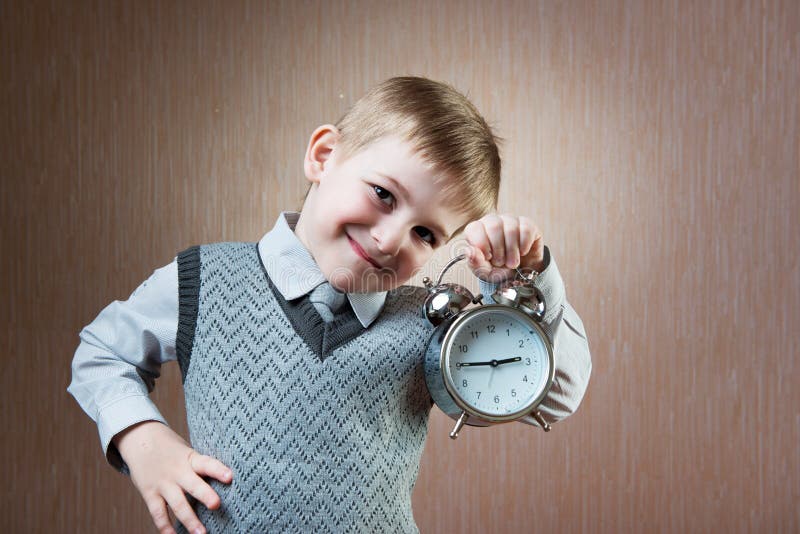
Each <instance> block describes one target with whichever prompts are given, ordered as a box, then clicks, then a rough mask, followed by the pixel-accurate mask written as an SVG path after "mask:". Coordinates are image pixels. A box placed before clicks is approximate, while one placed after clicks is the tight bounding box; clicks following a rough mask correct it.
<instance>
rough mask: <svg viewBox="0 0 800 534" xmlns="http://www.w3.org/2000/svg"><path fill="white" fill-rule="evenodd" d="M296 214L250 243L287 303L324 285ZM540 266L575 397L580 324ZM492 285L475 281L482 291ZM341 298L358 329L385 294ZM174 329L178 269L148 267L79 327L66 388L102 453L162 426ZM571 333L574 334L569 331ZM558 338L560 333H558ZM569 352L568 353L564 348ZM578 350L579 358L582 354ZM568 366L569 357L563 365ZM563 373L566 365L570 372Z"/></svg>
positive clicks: (584, 369)
mask: <svg viewBox="0 0 800 534" xmlns="http://www.w3.org/2000/svg"><path fill="white" fill-rule="evenodd" d="M299 216H300V215H299V213H294V212H286V213H282V214H281V215H280V216H279V217H278V220H277V221H276V223H275V226H274V227H273V228H272V230H271V231H269V232H268V233H267V234H265V235H264V237H262V238H261V240H260V241H259V243H258V251H259V256H260V258H261V260H262V262H263V264H264V267H265V268H266V271H267V274H268V275H269V277H270V279H271V280H272V281H273V283H274V284H275V287H276V288H277V289H278V290H279V291H280V292H281V294H282V295H283V297H284V298H285V299H287V300H293V299H296V298H298V297H301V296H303V295H306V294H308V293H309V292H311V291H312V290H313V289H314V288H315V287H316V286H318V285H319V284H321V283H323V282H325V281H326V280H325V277H324V275H323V274H322V272H321V271H320V269H319V267H318V266H317V264H316V262H315V261H314V259H313V258H312V257H311V254H310V253H309V251H308V250H307V249H306V248H305V247H304V246H303V244H302V243H301V242H300V240H299V239H298V238H297V236H296V235H295V234H294V227H295V225H296V224H297V221H298V219H299ZM545 256H546V258H545V260H546V265H547V267H546V268H545V269H544V271H543V272H542V273H541V274H540V275H539V277H538V279H537V280H536V285H537V286H538V287H539V288H540V289H541V290H542V292H543V293H544V296H545V300H546V302H547V303H548V313H547V314H546V315H545V323H547V326H548V328H547V329H548V331H549V332H548V333H550V334H551V336H552V337H553V339H555V334H556V328H557V327H558V326H559V324H560V323H561V320H562V316H563V320H564V321H566V322H567V323H568V324H569V325H570V327H571V328H570V329H567V332H569V333H570V334H571V335H570V337H569V338H567V342H566V344H567V345H566V346H563V347H562V348H565V349H566V348H568V347H572V346H575V347H577V350H578V354H579V356H580V357H579V358H576V359H575V362H574V365H575V366H576V367H575V370H576V372H575V373H572V372H569V373H567V374H568V375H572V382H573V386H574V389H573V388H570V389H572V391H570V392H569V393H568V396H569V397H574V402H575V406H576V407H577V403H578V402H580V398H581V397H582V396H583V392H584V390H585V388H586V383H587V382H588V373H589V370H590V369H591V362H590V359H589V354H588V348H586V349H584V348H583V347H584V346H585V334H584V333H583V325H582V324H581V322H580V319H579V318H578V316H577V314H576V313H575V312H574V310H572V308H571V307H570V306H569V304H568V303H567V302H566V299H565V296H564V286H563V282H562V280H561V276H560V275H559V273H558V269H557V267H556V265H555V262H553V261H551V260H550V256H549V251H546V255H545ZM494 287H495V286H493V285H492V284H487V283H483V282H481V283H480V290H481V292H483V294H484V295H491V292H492V289H493V288H494ZM347 299H348V301H349V302H350V305H351V307H352V309H353V311H354V312H355V314H356V317H358V320H359V321H360V322H361V324H362V325H363V326H364V327H365V328H366V327H368V326H369V325H370V324H372V323H373V322H374V321H375V319H376V318H377V317H378V315H379V314H380V313H381V310H382V309H383V305H384V303H385V301H386V292H376V293H348V294H347ZM177 331H178V266H177V261H176V260H173V261H172V262H171V263H170V264H169V265H166V266H164V267H162V268H160V269H156V270H155V271H154V272H153V274H152V275H151V276H150V277H149V278H148V279H147V280H146V281H145V282H143V283H142V284H141V285H140V286H139V287H138V288H137V289H136V290H135V291H134V292H133V294H131V296H130V297H129V298H128V300H126V301H114V302H112V303H111V304H109V305H108V306H107V307H106V308H105V309H103V310H102V311H101V312H100V314H99V315H98V316H97V317H96V318H95V320H94V321H92V323H91V324H89V325H87V326H86V327H84V328H83V330H82V331H81V332H80V340H81V341H80V344H79V346H78V348H77V350H76V351H75V356H74V358H73V362H72V383H71V384H70V386H69V388H68V389H67V391H68V392H69V393H70V394H72V395H73V396H74V397H75V399H76V400H77V401H78V404H80V406H81V408H83V410H84V411H85V412H86V413H87V414H88V415H89V417H91V418H92V419H93V420H94V421H95V422H96V423H97V427H98V432H99V434H100V441H101V444H102V447H103V450H104V451H108V446H109V444H110V442H111V438H113V437H114V436H115V435H116V434H118V433H119V432H121V431H122V430H124V429H126V428H128V427H130V426H132V425H134V424H136V423H140V422H142V421H148V420H153V421H160V422H162V423H164V424H167V422H166V421H165V419H164V417H163V416H162V415H161V413H160V412H159V410H158V408H157V407H156V406H155V404H154V403H153V402H152V401H151V400H150V398H149V393H150V391H152V389H153V387H154V377H158V376H159V375H160V370H161V364H163V363H165V362H168V361H174V360H176V358H177V357H176V350H175V340H176V335H177ZM572 334H577V337H576V336H574V335H572ZM561 337H563V336H561ZM570 352H573V351H570ZM584 353H585V357H584ZM567 363H568V365H572V362H567ZM570 371H571V370H570Z"/></svg>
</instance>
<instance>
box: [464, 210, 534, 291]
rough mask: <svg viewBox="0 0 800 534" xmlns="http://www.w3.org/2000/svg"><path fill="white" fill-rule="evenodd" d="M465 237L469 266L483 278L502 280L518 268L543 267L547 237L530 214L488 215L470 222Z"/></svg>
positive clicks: (528, 269) (526, 269)
mask: <svg viewBox="0 0 800 534" xmlns="http://www.w3.org/2000/svg"><path fill="white" fill-rule="evenodd" d="M464 237H465V238H466V239H467V243H469V245H471V246H470V247H469V249H468V250H467V258H468V259H469V266H470V268H471V269H472V272H474V273H475V276H477V277H478V278H480V279H481V280H485V281H487V282H493V283H500V282H503V281H505V280H508V279H510V278H513V277H514V275H515V274H516V269H517V268H519V269H520V270H522V271H523V272H524V273H525V274H527V273H528V271H530V270H534V271H538V272H541V270H542V269H543V267H544V238H543V237H542V232H541V231H540V230H539V228H538V227H537V226H536V225H535V224H533V221H531V220H530V219H529V218H528V217H522V216H516V215H509V214H503V215H495V214H490V215H486V216H484V217H482V218H480V219H478V220H477V221H472V222H471V223H469V224H468V225H467V226H466V227H465V228H464Z"/></svg>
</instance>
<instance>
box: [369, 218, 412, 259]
mask: <svg viewBox="0 0 800 534" xmlns="http://www.w3.org/2000/svg"><path fill="white" fill-rule="evenodd" d="M370 234H371V235H372V239H374V240H375V245H376V246H377V247H378V250H379V251H380V253H381V254H386V255H387V256H397V254H398V253H399V252H400V249H401V248H402V246H403V241H404V239H405V237H404V236H405V233H404V230H402V229H401V228H400V227H399V226H397V225H392V224H385V225H382V226H379V227H373V228H372V231H371V232H370Z"/></svg>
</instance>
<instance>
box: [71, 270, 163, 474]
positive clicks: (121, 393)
mask: <svg viewBox="0 0 800 534" xmlns="http://www.w3.org/2000/svg"><path fill="white" fill-rule="evenodd" d="M177 330H178V266H177V261H176V260H173V262H172V263H170V264H169V265H166V266H164V267H162V268H160V269H157V270H155V271H154V272H153V274H152V275H151V276H150V278H148V279H147V280H146V281H145V282H143V283H142V284H141V285H140V286H139V287H138V288H137V289H136V290H135V291H134V292H133V294H131V296H130V297H129V298H128V300H125V301H114V302H112V303H111V304H109V305H108V306H106V308H105V309H103V310H102V311H101V312H100V314H99V315H98V316H97V317H96V318H95V319H94V321H92V322H91V323H90V324H89V325H87V326H86V327H84V328H83V330H81V332H80V334H79V337H80V344H79V345H78V348H77V350H76V351H75V356H74V358H73V360H72V382H71V383H70V385H69V387H68V388H67V391H68V392H69V393H70V394H71V395H72V396H73V397H75V400H77V401H78V404H79V405H80V406H81V408H82V409H83V410H84V411H85V412H86V414H87V415H88V416H89V417H91V418H92V419H93V420H94V421H95V423H97V429H98V432H99V434H100V443H101V446H102V447H103V451H104V452H105V454H106V458H107V459H108V461H109V462H110V463H111V465H113V466H114V467H116V468H117V469H120V470H122V471H123V472H125V471H126V466H125V464H124V462H123V461H122V458H121V456H120V454H119V451H117V449H116V447H115V446H114V445H113V443H111V438H113V437H114V436H115V435H116V434H118V433H119V432H121V431H122V430H124V429H126V428H128V427H130V426H131V425H134V424H136V423H139V422H142V421H148V420H154V421H160V422H162V423H164V424H166V421H165V420H164V418H163V416H162V415H161V413H160V412H159V411H158V408H156V406H155V404H154V403H153V402H152V401H151V400H150V398H149V397H148V394H149V393H150V392H151V391H152V390H153V388H154V387H155V379H156V378H158V377H159V376H160V371H161V364H162V363H164V362H167V361H172V360H175V359H176V352H175V338H176V335H177Z"/></svg>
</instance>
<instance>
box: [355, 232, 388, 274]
mask: <svg viewBox="0 0 800 534" xmlns="http://www.w3.org/2000/svg"><path fill="white" fill-rule="evenodd" d="M347 240H348V241H349V242H350V248H352V249H353V252H355V253H356V254H357V255H358V256H359V257H361V258H362V259H363V260H365V261H366V262H367V263H369V264H370V265H372V266H373V267H375V268H376V269H381V266H380V265H379V264H378V262H376V261H375V260H373V259H372V258H371V257H370V256H369V254H367V253H366V251H364V249H363V248H361V245H359V244H358V243H357V242H356V241H354V240H353V238H352V237H350V236H347Z"/></svg>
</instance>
